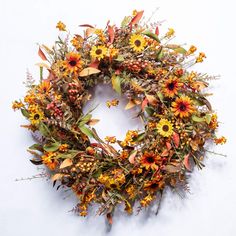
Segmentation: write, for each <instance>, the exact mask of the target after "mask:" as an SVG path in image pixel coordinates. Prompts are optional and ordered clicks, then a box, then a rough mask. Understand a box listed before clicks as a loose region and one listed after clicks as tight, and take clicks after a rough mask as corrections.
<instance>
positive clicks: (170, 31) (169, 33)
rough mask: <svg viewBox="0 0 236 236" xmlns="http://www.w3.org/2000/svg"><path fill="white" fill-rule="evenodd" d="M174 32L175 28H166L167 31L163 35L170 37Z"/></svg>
mask: <svg viewBox="0 0 236 236" xmlns="http://www.w3.org/2000/svg"><path fill="white" fill-rule="evenodd" d="M174 34H175V30H174V29H172V28H169V29H168V32H167V33H166V35H165V37H167V38H170V37H172V36H173V35H174Z"/></svg>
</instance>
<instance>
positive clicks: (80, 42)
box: [70, 35, 84, 50]
mask: <svg viewBox="0 0 236 236" xmlns="http://www.w3.org/2000/svg"><path fill="white" fill-rule="evenodd" d="M83 41H84V39H83V38H82V37H81V36H80V35H75V36H74V37H73V39H72V40H71V41H70V42H71V44H72V45H73V46H74V47H75V48H76V49H77V50H78V49H80V48H81V47H82V45H83Z"/></svg>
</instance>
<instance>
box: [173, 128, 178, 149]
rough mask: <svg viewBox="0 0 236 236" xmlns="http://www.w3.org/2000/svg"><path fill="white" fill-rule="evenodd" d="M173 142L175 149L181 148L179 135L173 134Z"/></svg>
mask: <svg viewBox="0 0 236 236" xmlns="http://www.w3.org/2000/svg"><path fill="white" fill-rule="evenodd" d="M173 141H174V144H175V147H176V148H177V147H179V134H177V133H176V132H174V133H173Z"/></svg>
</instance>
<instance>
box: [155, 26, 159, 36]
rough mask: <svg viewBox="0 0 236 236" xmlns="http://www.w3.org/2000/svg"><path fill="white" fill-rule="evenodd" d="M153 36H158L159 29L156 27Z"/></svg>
mask: <svg viewBox="0 0 236 236" xmlns="http://www.w3.org/2000/svg"><path fill="white" fill-rule="evenodd" d="M155 34H156V35H157V36H158V35H159V28H158V26H157V27H156V30H155Z"/></svg>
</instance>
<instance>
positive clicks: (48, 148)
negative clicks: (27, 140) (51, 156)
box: [43, 142, 61, 152]
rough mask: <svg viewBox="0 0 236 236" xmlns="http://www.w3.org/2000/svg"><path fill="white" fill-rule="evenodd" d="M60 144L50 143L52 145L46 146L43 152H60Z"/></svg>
mask: <svg viewBox="0 0 236 236" xmlns="http://www.w3.org/2000/svg"><path fill="white" fill-rule="evenodd" d="M60 145H61V144H60V143H58V142H55V143H50V144H45V145H44V146H43V150H44V151H46V152H55V151H57V150H58V148H59V147H60Z"/></svg>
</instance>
